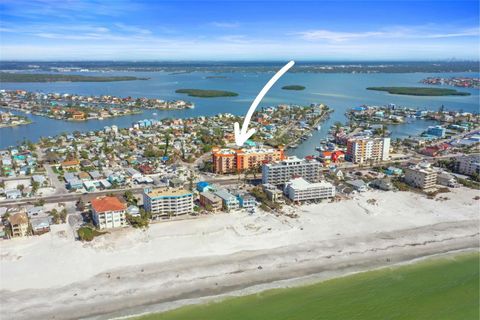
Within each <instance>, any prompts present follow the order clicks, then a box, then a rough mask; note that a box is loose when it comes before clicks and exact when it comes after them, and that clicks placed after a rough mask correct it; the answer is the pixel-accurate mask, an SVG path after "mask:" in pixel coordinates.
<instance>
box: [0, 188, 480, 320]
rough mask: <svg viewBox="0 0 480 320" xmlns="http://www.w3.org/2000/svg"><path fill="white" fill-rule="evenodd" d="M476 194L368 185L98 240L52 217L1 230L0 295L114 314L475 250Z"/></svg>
mask: <svg viewBox="0 0 480 320" xmlns="http://www.w3.org/2000/svg"><path fill="white" fill-rule="evenodd" d="M478 194H479V193H478V191H476V190H471V189H466V188H456V189H452V191H451V192H449V193H444V194H440V195H439V196H437V198H436V199H428V198H427V197H426V196H424V195H421V194H417V193H411V192H379V191H368V192H365V193H362V194H357V195H355V196H354V198H353V199H350V200H343V201H340V202H334V203H329V202H323V203H321V204H315V205H306V206H301V207H295V208H291V209H290V210H291V211H292V212H295V213H297V214H298V218H289V217H286V216H279V217H276V216H274V215H273V214H269V213H263V212H259V213H256V214H254V215H249V214H247V213H244V212H236V213H229V214H214V215H210V216H204V217H200V218H198V219H193V220H182V221H171V222H162V223H157V224H153V225H151V226H150V228H149V229H148V230H146V231H141V230H135V229H131V228H128V229H123V230H120V231H114V232H111V233H110V234H108V235H105V236H102V237H99V238H97V239H95V240H94V241H93V242H91V243H82V242H79V241H73V235H72V234H70V233H69V232H68V230H67V229H68V228H66V227H65V225H63V226H54V227H53V228H52V231H51V232H50V233H47V234H44V235H42V236H39V237H30V238H26V239H14V240H9V241H2V242H0V253H1V254H0V259H1V260H0V272H1V276H0V279H1V282H0V299H2V307H3V310H8V314H9V318H11V319H78V318H91V319H109V318H113V317H120V316H128V315H134V314H140V313H144V312H151V311H162V310H168V309H171V308H174V307H177V306H179V305H182V304H188V303H195V302H202V301H207V300H209V299H212V298H213V299H215V298H216V299H218V298H220V297H222V296H223V295H228V294H235V295H240V294H248V293H252V292H255V291H261V290H264V289H267V288H271V287H282V286H289V285H293V284H295V283H298V282H302V281H303V282H304V281H314V280H315V281H318V280H321V279H327V278H332V277H337V276H341V275H345V274H349V273H354V272H359V271H365V270H371V269H375V268H379V267H383V266H388V265H394V264H398V263H405V262H408V261H412V260H414V259H418V258H422V257H426V256H431V255H436V254H442V253H446V252H451V251H457V250H465V249H474V250H478V247H479V205H480V201H479V200H476V199H475V198H476V197H477V196H478ZM446 198H447V199H446ZM371 199H375V201H372V200H371ZM292 279H293V280H292ZM306 279H308V280H306Z"/></svg>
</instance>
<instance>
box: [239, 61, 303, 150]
mask: <svg viewBox="0 0 480 320" xmlns="http://www.w3.org/2000/svg"><path fill="white" fill-rule="evenodd" d="M294 64H295V61H293V60H292V61H290V62H289V63H287V64H286V65H285V66H284V67H283V68H282V69H280V70H279V71H278V72H277V73H275V75H274V76H273V77H272V79H270V81H268V82H267V84H266V85H265V87H263V89H262V91H260V93H259V94H258V96H257V97H256V98H255V100H253V103H252V105H251V106H250V109H248V112H247V115H246V116H245V119H244V120H243V125H242V131H240V125H239V124H238V122H235V123H234V124H233V129H234V131H235V143H236V144H237V146H239V147H241V146H243V144H244V143H245V141H247V139H248V138H250V137H251V136H252V134H254V133H255V129H253V128H252V129H250V130H248V131H247V129H248V124H249V123H250V120H251V119H252V115H253V112H254V111H255V109H256V108H257V106H258V104H259V103H260V101H262V99H263V97H264V96H265V95H266V94H267V92H268V90H270V88H271V87H272V86H273V85H274V84H275V82H277V80H278V79H280V77H281V76H283V75H284V74H285V72H287V71H288V69H290V68H291V67H293V65H294Z"/></svg>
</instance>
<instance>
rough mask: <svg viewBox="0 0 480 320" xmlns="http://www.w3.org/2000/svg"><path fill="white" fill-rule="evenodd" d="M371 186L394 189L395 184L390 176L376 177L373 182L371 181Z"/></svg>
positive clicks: (388, 189) (387, 189) (385, 189)
mask: <svg viewBox="0 0 480 320" xmlns="http://www.w3.org/2000/svg"><path fill="white" fill-rule="evenodd" d="M370 186H372V187H373V188H376V189H380V190H384V191H390V190H393V184H392V182H391V181H390V179H388V178H384V179H375V180H373V181H372V182H370Z"/></svg>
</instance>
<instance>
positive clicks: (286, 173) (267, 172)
mask: <svg viewBox="0 0 480 320" xmlns="http://www.w3.org/2000/svg"><path fill="white" fill-rule="evenodd" d="M321 169H322V165H321V164H320V163H319V162H318V161H316V160H305V159H299V158H297V157H289V158H287V159H284V160H282V161H278V162H273V163H267V164H264V165H263V166H262V183H263V184H271V185H275V186H278V185H284V184H285V183H287V182H288V181H289V180H290V179H292V178H295V177H302V178H304V179H305V180H307V181H310V182H317V181H319V180H320V174H321Z"/></svg>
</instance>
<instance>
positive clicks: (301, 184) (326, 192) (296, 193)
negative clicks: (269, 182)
mask: <svg viewBox="0 0 480 320" xmlns="http://www.w3.org/2000/svg"><path fill="white" fill-rule="evenodd" d="M284 193H285V195H286V196H287V197H288V198H289V199H290V200H292V201H295V202H301V201H306V200H318V199H325V198H332V197H335V186H334V185H332V184H331V183H329V182H326V181H322V182H315V183H311V182H308V181H307V180H305V179H303V178H295V179H292V180H290V181H289V182H287V184H286V186H285V190H284Z"/></svg>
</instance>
